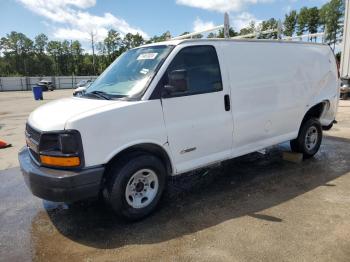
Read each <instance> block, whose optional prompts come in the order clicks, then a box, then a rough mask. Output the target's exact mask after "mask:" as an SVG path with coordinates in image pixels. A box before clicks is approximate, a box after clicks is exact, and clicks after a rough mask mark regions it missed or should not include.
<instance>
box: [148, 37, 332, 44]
mask: <svg viewBox="0 0 350 262" xmlns="http://www.w3.org/2000/svg"><path fill="white" fill-rule="evenodd" d="M200 42H261V43H283V44H299V45H321V46H327V44H324V43H314V42H303V41H290V40H277V39H246V38H244V39H227V38H204V39H180V40H168V41H163V42H156V43H150V44H146V45H143V46H156V45H179V44H182V43H200Z"/></svg>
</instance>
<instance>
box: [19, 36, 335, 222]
mask: <svg viewBox="0 0 350 262" xmlns="http://www.w3.org/2000/svg"><path fill="white" fill-rule="evenodd" d="M338 96H339V85H338V74H337V66H336V61H335V58H334V55H333V52H332V50H331V49H330V48H329V47H328V46H327V45H322V44H310V43H297V42H284V41H275V40H273V41H261V40H259V41H257V40H225V39H221V40H219V39H213V40H209V39H205V40H178V41H168V42H161V43H157V44H150V45H145V46H142V47H139V48H135V49H132V50H129V51H127V52H126V53H124V54H123V55H122V56H121V57H119V58H118V59H117V60H116V61H115V62H114V63H113V64H112V65H110V66H109V67H108V69H106V71H105V72H104V73H103V74H102V75H101V76H100V77H99V78H98V79H97V80H96V81H95V82H94V83H93V84H92V85H91V86H90V87H89V88H88V89H87V91H86V92H85V94H84V95H83V96H81V97H70V98H65V99H61V100H57V101H53V102H51V103H48V104H46V105H44V106H41V107H40V108H38V109H36V110H35V111H34V112H32V113H31V115H30V116H29V119H28V122H27V126H26V141H27V146H26V147H25V148H23V149H22V150H21V152H20V153H19V161H20V166H21V169H22V171H23V175H24V178H25V181H26V183H27V185H28V187H29V188H30V189H31V191H32V192H33V194H34V195H36V196H38V197H40V198H43V199H48V200H52V201H66V202H72V201H77V200H80V199H84V198H88V197H93V196H97V195H99V194H101V195H102V196H104V198H105V199H106V200H107V202H108V203H109V204H110V206H111V207H112V208H113V209H114V211H115V212H116V213H117V214H119V215H121V216H122V217H125V218H128V219H139V218H141V217H144V216H146V215H147V214H149V213H150V212H151V211H152V210H154V208H155V207H156V205H157V203H158V202H159V199H160V197H161V195H162V192H163V190H164V187H165V184H166V183H165V182H166V177H167V176H173V175H177V174H181V173H184V172H187V171H191V170H194V169H198V168H201V167H205V166H208V165H211V164H214V163H217V162H220V161H223V160H226V159H230V158H234V157H237V156H241V155H244V154H247V153H251V152H254V151H257V150H260V149H263V148H265V147H268V146H271V145H275V144H278V143H281V142H285V141H289V140H290V141H291V143H290V144H291V149H292V150H293V151H295V152H300V153H302V154H303V155H304V158H309V157H312V156H313V155H314V154H316V153H317V151H318V149H319V147H320V144H321V140H322V128H324V129H329V128H330V127H331V126H332V124H333V121H334V120H335V114H336V111H337V104H338Z"/></svg>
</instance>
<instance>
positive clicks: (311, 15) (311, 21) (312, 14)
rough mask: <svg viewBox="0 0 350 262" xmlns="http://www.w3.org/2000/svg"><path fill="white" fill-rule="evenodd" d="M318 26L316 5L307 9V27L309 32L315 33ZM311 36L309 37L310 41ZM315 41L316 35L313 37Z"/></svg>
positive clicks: (318, 17)
mask: <svg viewBox="0 0 350 262" xmlns="http://www.w3.org/2000/svg"><path fill="white" fill-rule="evenodd" d="M319 26H320V13H319V10H318V8H317V7H312V8H310V9H309V10H308V20H307V29H308V31H309V33H310V34H315V33H317V32H318V28H319ZM312 39H313V37H311V39H310V40H311V41H312ZM314 39H315V42H316V39H317V37H314Z"/></svg>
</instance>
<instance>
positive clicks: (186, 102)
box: [161, 45, 233, 173]
mask: <svg viewBox="0 0 350 262" xmlns="http://www.w3.org/2000/svg"><path fill="white" fill-rule="evenodd" d="M161 83H162V88H163V91H162V106H163V112H164V119H165V125H166V129H167V133H168V142H169V147H170V150H171V153H172V157H173V159H174V164H175V167H176V172H177V173H182V172H186V171H189V170H191V169H195V168H198V167H201V166H205V165H208V164H211V163H214V162H217V161H220V160H224V159H227V158H229V157H230V155H231V149H232V132H233V120H232V114H231V108H230V104H229V103H230V99H229V95H230V91H229V86H225V85H223V83H222V77H221V71H220V64H219V60H218V57H217V53H216V50H215V48H214V46H210V45H205V46H203V45H202V46H188V47H184V48H182V49H181V50H180V51H179V52H178V53H177V55H176V56H175V57H174V59H173V61H172V62H171V63H170V65H169V67H168V69H167V71H166V73H165V75H164V76H163V79H162V81H161Z"/></svg>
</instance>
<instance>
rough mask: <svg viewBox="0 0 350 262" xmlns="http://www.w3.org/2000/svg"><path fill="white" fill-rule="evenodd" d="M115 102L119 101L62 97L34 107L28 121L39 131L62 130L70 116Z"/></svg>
mask: <svg viewBox="0 0 350 262" xmlns="http://www.w3.org/2000/svg"><path fill="white" fill-rule="evenodd" d="M115 103H120V102H119V101H116V100H100V99H87V98H79V97H70V98H63V99H59V100H55V101H52V102H49V103H47V104H45V105H42V106H40V107H39V108H37V109H35V110H34V111H33V112H32V113H31V114H30V115H29V118H28V123H29V124H30V125H31V126H32V127H34V128H36V129H38V130H40V131H54V130H63V129H65V124H66V122H67V121H68V120H69V119H70V118H72V117H75V116H78V115H79V114H82V113H85V112H87V111H90V110H94V109H96V108H100V107H104V106H108V105H111V104H115Z"/></svg>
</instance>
